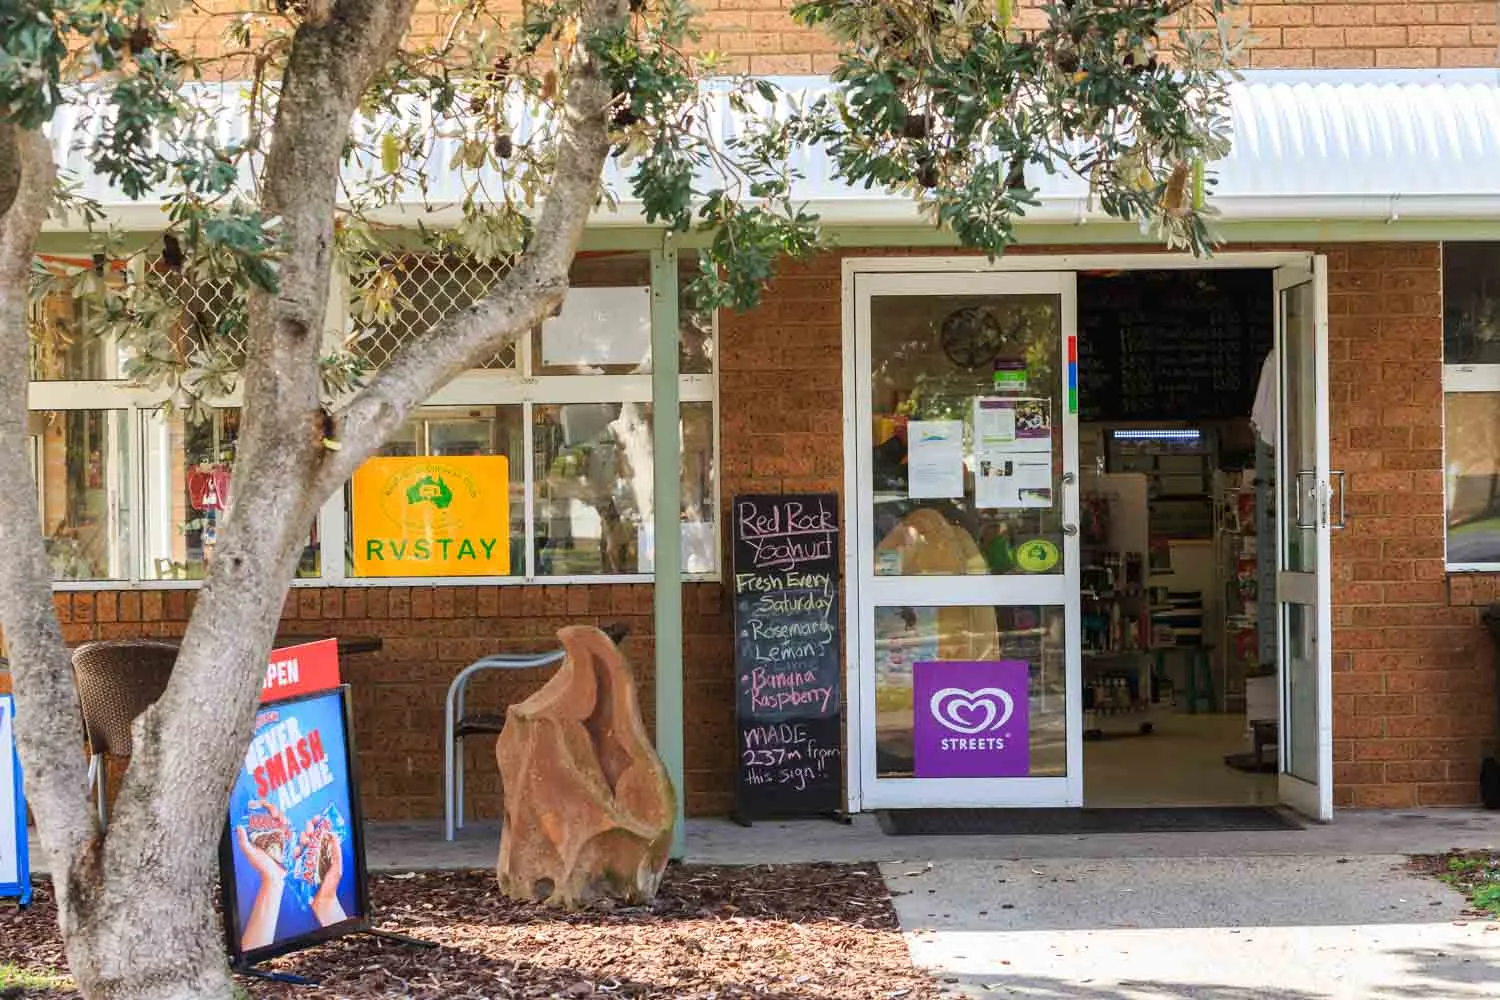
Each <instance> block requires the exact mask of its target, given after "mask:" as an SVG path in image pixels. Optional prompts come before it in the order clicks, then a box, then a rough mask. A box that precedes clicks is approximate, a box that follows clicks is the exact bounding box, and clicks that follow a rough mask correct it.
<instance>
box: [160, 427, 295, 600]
mask: <svg viewBox="0 0 1500 1000" xmlns="http://www.w3.org/2000/svg"><path fill="white" fill-rule="evenodd" d="M239 436H240V411H239V410H238V409H234V408H224V409H215V410H211V411H209V413H208V415H207V416H206V417H204V418H203V419H201V420H191V419H189V418H188V416H187V414H185V413H184V412H183V411H181V410H170V411H169V410H165V409H157V410H148V411H146V412H144V413H143V414H142V415H141V458H142V467H143V470H144V471H143V477H144V484H143V485H144V489H143V495H144V500H145V507H144V511H145V516H144V517H143V519H142V520H143V526H144V537H145V544H144V546H143V548H142V553H141V563H142V565H141V578H142V579H145V580H201V579H202V578H203V575H204V573H205V572H206V570H207V568H208V563H209V561H210V560H211V559H212V558H213V553H214V547H215V546H216V545H217V544H218V538H219V534H220V533H221V532H222V531H223V530H224V527H225V525H226V524H227V523H228V519H229V518H230V517H231V516H232V513H233V512H232V509H231V506H230V503H231V500H232V499H233V495H234V482H233V468H234V458H235V449H236V446H237V445H238V444H239ZM319 572H320V558H319V547H318V536H317V524H316V523H314V525H313V529H312V532H311V533H310V535H309V537H308V544H307V546H306V548H305V549H304V551H303V555H302V559H301V561H300V562H299V563H298V566H297V576H299V577H304V578H312V577H317V576H318V575H319Z"/></svg>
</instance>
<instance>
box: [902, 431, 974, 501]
mask: <svg viewBox="0 0 1500 1000" xmlns="http://www.w3.org/2000/svg"><path fill="white" fill-rule="evenodd" d="M906 441H907V447H906V495H907V496H908V497H910V498H911V499H913V500H948V499H955V498H959V497H962V496H963V495H964V422H963V421H962V420H913V421H911V422H910V423H909V424H907V425H906Z"/></svg>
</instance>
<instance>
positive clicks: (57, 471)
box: [27, 410, 131, 580]
mask: <svg viewBox="0 0 1500 1000" xmlns="http://www.w3.org/2000/svg"><path fill="white" fill-rule="evenodd" d="M126 419H127V414H126V412H125V411H124V410H33V411H32V412H31V413H30V414H29V415H28V419H27V433H28V437H29V440H30V444H31V466H32V467H31V471H32V476H33V478H34V479H35V481H36V486H37V506H38V508H39V509H40V511H41V517H42V533H43V536H44V537H45V540H46V546H47V557H48V559H49V560H51V562H52V575H53V578H54V579H57V580H121V579H125V578H126V575H127V560H126V552H127V545H128V541H129V538H128V529H127V527H126V526H127V525H128V524H129V523H130V510H129V497H130V494H131V490H130V482H129V472H128V469H129V466H128V463H127V462H126V461H125V442H126Z"/></svg>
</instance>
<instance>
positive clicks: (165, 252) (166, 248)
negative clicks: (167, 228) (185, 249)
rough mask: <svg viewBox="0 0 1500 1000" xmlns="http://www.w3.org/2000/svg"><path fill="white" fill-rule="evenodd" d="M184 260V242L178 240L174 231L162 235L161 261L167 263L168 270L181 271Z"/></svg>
mask: <svg viewBox="0 0 1500 1000" xmlns="http://www.w3.org/2000/svg"><path fill="white" fill-rule="evenodd" d="M184 260H185V258H184V257H183V255H182V244H181V243H179V242H177V237H176V236H175V235H174V234H172V233H163V234H162V237H161V262H162V263H163V264H165V265H167V269H168V270H171V271H181V270H182V265H183V262H184Z"/></svg>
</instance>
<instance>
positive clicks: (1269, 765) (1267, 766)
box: [1224, 752, 1280, 774]
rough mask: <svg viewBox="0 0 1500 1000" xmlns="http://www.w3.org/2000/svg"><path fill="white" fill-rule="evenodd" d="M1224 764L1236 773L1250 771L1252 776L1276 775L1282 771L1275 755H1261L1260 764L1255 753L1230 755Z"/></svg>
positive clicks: (1226, 756) (1226, 757)
mask: <svg viewBox="0 0 1500 1000" xmlns="http://www.w3.org/2000/svg"><path fill="white" fill-rule="evenodd" d="M1224 763H1226V764H1228V765H1229V766H1230V767H1232V768H1234V769H1235V770H1236V771H1249V772H1250V773H1252V774H1275V773H1276V772H1277V771H1278V770H1280V768H1279V767H1278V766H1277V764H1276V755H1275V754H1274V753H1268V754H1263V755H1261V759H1260V761H1259V762H1257V761H1256V759H1255V754H1253V753H1248V752H1246V753H1229V754H1225V755H1224Z"/></svg>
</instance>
